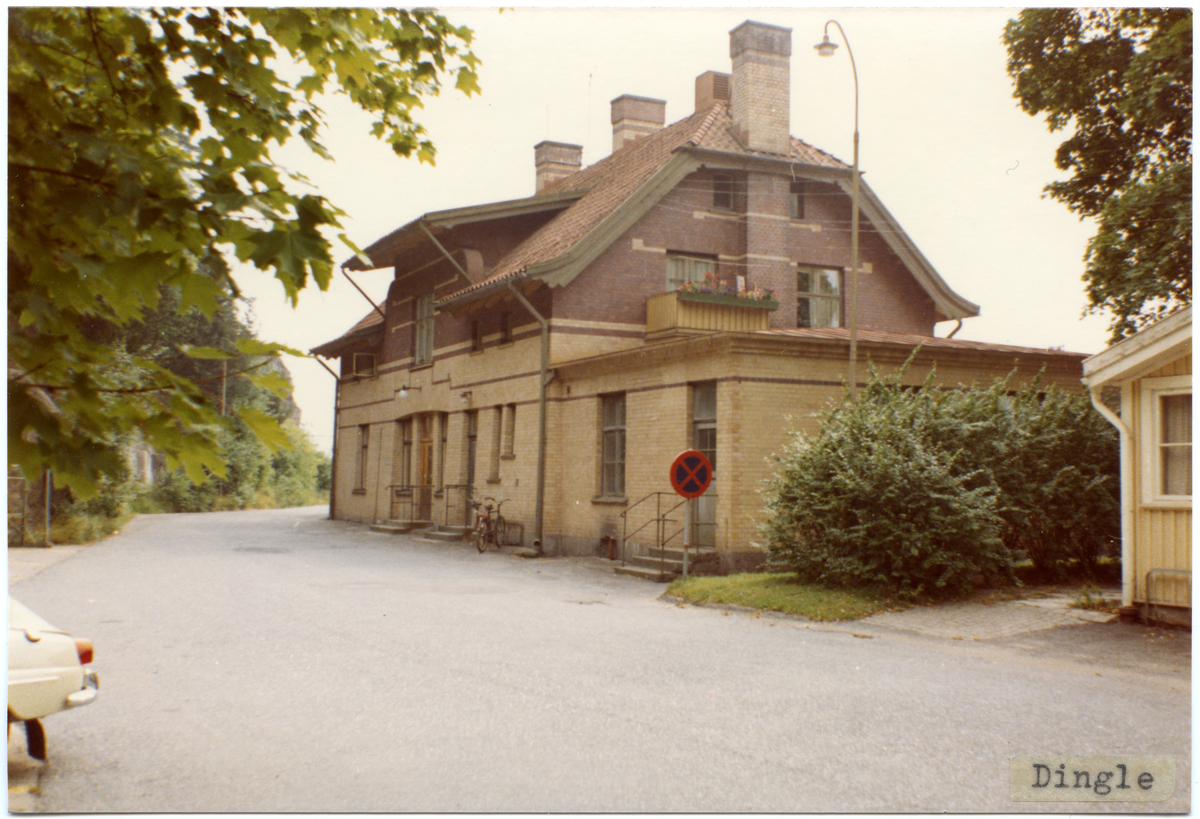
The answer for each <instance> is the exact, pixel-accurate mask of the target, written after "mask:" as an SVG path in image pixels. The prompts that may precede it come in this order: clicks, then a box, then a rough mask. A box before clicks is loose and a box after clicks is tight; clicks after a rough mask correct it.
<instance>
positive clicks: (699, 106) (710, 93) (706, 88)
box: [696, 71, 729, 114]
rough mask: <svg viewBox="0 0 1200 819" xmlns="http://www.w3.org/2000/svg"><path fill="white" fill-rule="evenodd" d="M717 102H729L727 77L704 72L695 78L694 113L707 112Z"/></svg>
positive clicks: (726, 75)
mask: <svg viewBox="0 0 1200 819" xmlns="http://www.w3.org/2000/svg"><path fill="white" fill-rule="evenodd" d="M717 102H729V75H728V74H722V73H721V72H720V71H705V72H704V73H703V74H701V75H700V76H699V77H697V78H696V113H697V114H699V113H700V112H701V111H707V110H708V109H709V108H712V107H713V104H714V103H717Z"/></svg>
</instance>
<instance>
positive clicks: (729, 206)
mask: <svg viewBox="0 0 1200 819" xmlns="http://www.w3.org/2000/svg"><path fill="white" fill-rule="evenodd" d="M712 206H713V207H714V208H718V209H720V210H733V177H732V176H730V175H729V174H725V173H718V174H714V175H713V203H712Z"/></svg>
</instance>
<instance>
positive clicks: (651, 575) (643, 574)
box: [613, 563, 677, 583]
mask: <svg viewBox="0 0 1200 819" xmlns="http://www.w3.org/2000/svg"><path fill="white" fill-rule="evenodd" d="M668 565H669V564H668ZM613 571H614V572H616V573H617V574H623V575H626V576H628V577H640V578H642V579H643V580H649V581H651V582H652V583H670V582H671V581H672V580H674V579H675V578H676V576H677V575H676V574H675V573H674V572H672V571H666V572H663V571H660V570H659V569H657V568H653V569H648V568H646V567H644V566H634V565H631V564H628V563H627V564H625V565H624V566H617V567H616V568H615V569H613Z"/></svg>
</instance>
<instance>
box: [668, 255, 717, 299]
mask: <svg viewBox="0 0 1200 819" xmlns="http://www.w3.org/2000/svg"><path fill="white" fill-rule="evenodd" d="M716 272H717V260H716V259H714V258H712V257H711V256H709V257H704V256H683V255H680V254H678V253H668V254H667V290H675V289H678V288H679V287H680V286H681V285H684V284H687V283H688V282H700V281H704V274H706V273H714V274H715V273H716Z"/></svg>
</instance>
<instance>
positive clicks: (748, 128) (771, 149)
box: [729, 20, 792, 154]
mask: <svg viewBox="0 0 1200 819" xmlns="http://www.w3.org/2000/svg"><path fill="white" fill-rule="evenodd" d="M729 56H730V57H731V58H733V76H732V77H731V78H730V83H729V85H730V88H729V92H730V94H729V112H730V114H731V115H732V117H733V132H734V134H736V135H737V137H738V139H739V140H741V141H742V144H744V145H745V146H746V147H747V148H750V149H751V150H753V151H766V152H768V153H773V154H786V153H788V152H789V150H790V146H791V141H790V136H789V133H788V119H789V114H790V100H791V74H790V71H789V68H788V61H789V59H790V57H791V56H792V30H791V29H790V28H780V27H779V26H769V25H766V24H765V23H755V22H753V21H751V20H747V21H746V22H744V23H742V24H741V25H740V26H738V27H737V28H735V29H734V30H733V31H731V32H729Z"/></svg>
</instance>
